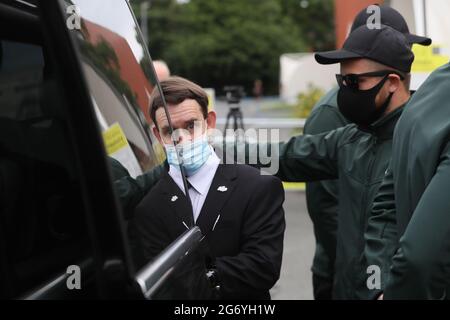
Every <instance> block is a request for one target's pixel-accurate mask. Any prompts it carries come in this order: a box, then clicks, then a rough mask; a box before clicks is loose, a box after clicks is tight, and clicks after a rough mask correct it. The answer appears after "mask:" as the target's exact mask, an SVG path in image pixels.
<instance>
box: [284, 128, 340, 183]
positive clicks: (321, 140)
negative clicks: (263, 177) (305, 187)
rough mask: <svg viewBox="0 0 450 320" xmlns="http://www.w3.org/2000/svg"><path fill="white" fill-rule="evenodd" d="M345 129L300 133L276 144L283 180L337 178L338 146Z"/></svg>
mask: <svg viewBox="0 0 450 320" xmlns="http://www.w3.org/2000/svg"><path fill="white" fill-rule="evenodd" d="M344 132H345V128H340V129H337V130H333V131H330V132H328V133H323V134H318V135H302V136H296V137H293V138H291V139H290V140H289V141H288V142H287V143H281V144H280V145H279V171H278V173H277V176H278V177H279V178H280V179H281V180H283V181H318V180H330V179H337V178H338V149H339V142H340V141H341V137H342V136H343V135H344Z"/></svg>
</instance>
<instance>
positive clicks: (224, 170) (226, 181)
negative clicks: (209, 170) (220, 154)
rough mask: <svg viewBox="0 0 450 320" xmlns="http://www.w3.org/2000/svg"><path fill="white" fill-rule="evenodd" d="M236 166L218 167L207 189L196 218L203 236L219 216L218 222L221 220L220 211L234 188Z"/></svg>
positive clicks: (221, 213) (209, 230)
mask: <svg viewBox="0 0 450 320" xmlns="http://www.w3.org/2000/svg"><path fill="white" fill-rule="evenodd" d="M236 176H237V175H236V166H235V165H222V164H221V165H219V167H218V168H217V171H216V174H215V176H214V179H213V181H212V183H211V187H210V188H209V191H208V195H207V196H206V199H205V202H204V204H203V207H202V210H201V211H200V215H199V216H198V218H197V223H196V224H197V225H198V226H199V227H200V229H201V230H202V233H203V235H204V236H207V234H208V233H209V232H211V230H212V229H213V227H214V224H215V223H216V221H217V218H218V216H219V215H221V217H220V218H219V221H217V224H220V220H221V219H223V216H222V215H223V212H222V211H221V210H222V208H223V206H224V205H225V203H226V202H227V200H228V199H229V198H230V196H231V194H232V193H233V190H234V188H235V186H236Z"/></svg>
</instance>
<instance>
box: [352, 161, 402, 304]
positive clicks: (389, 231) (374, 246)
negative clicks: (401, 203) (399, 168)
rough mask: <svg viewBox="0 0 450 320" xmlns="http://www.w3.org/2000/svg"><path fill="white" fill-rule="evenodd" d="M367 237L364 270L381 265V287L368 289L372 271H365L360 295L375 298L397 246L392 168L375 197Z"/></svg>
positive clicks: (382, 286) (383, 285)
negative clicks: (368, 272) (369, 272)
mask: <svg viewBox="0 0 450 320" xmlns="http://www.w3.org/2000/svg"><path fill="white" fill-rule="evenodd" d="M364 237H365V243H366V245H365V249H364V252H363V256H362V260H363V263H362V265H365V268H364V271H366V270H367V268H368V267H369V266H376V267H379V268H380V271H381V274H380V275H381V283H380V285H381V287H380V288H374V289H369V288H368V286H367V280H368V277H369V276H370V274H367V273H364V274H363V275H362V281H361V284H360V285H361V287H360V290H359V293H358V294H359V297H360V298H361V299H376V298H377V297H378V296H379V295H380V294H381V293H382V292H383V290H384V288H385V286H386V282H387V277H388V275H389V268H390V266H391V261H392V257H393V256H394V254H395V251H396V250H397V248H398V240H397V239H398V237H397V220H396V207H395V195H394V180H393V175H392V170H391V169H390V168H389V169H388V170H387V172H386V175H385V177H384V180H383V183H382V184H381V186H380V189H379V191H378V194H377V196H376V198H375V200H374V204H373V208H372V215H371V217H370V218H369V221H368V224H367V228H366V232H365V235H364Z"/></svg>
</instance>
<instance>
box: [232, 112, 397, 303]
mask: <svg viewBox="0 0 450 320" xmlns="http://www.w3.org/2000/svg"><path fill="white" fill-rule="evenodd" d="M402 111H403V106H402V107H400V108H398V109H396V110H395V111H393V112H392V113H390V114H389V115H387V116H385V117H384V118H382V119H380V120H378V121H377V122H375V123H374V124H373V125H372V126H371V128H370V130H368V131H367V132H365V131H362V130H360V129H359V128H358V127H357V126H356V125H354V124H350V125H347V126H345V127H343V128H339V129H337V130H334V131H331V132H328V133H323V134H319V135H303V136H297V137H294V138H292V139H290V140H289V141H288V142H287V143H280V144H279V155H278V158H279V170H278V173H277V174H276V175H277V176H278V177H279V178H280V179H282V180H283V181H304V182H307V181H318V180H330V179H338V183H339V190H340V191H341V192H340V193H339V209H338V232H337V249H336V264H335V271H336V273H335V280H334V288H333V290H334V292H333V297H334V298H335V299H356V298H357V295H356V287H357V285H358V284H359V281H358V280H359V279H360V278H361V274H363V273H365V269H364V266H363V265H362V264H361V261H360V258H361V255H362V253H363V250H364V231H365V229H366V225H367V220H368V218H369V215H370V213H371V209H372V203H373V200H374V197H375V195H376V193H377V191H378V188H379V186H380V183H381V181H382V180H383V178H384V173H385V171H386V169H387V167H388V163H389V159H390V156H391V147H392V135H393V132H394V128H395V125H396V123H397V120H398V118H399V117H400V115H401V112H402ZM230 147H231V145H230V144H226V150H225V154H229V153H232V152H234V153H235V154H236V153H237V150H238V149H241V148H242V145H239V143H238V144H236V145H234V148H235V150H230ZM245 148H246V149H245V161H246V163H249V162H250V160H251V157H249V155H250V154H253V157H256V156H255V152H253V153H252V152H249V150H250V149H252V148H254V145H252V144H247V145H246V146H245ZM258 148H264V149H267V150H264V149H263V150H262V151H261V150H259V149H258V150H257V151H258V152H257V153H256V154H257V156H258V159H260V158H261V154H263V155H264V154H270V150H271V145H269V144H260V145H258ZM262 163H263V161H260V163H258V164H256V165H257V166H258V165H259V166H261V167H262V166H263V165H262ZM250 164H251V163H250Z"/></svg>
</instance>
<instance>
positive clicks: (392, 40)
mask: <svg viewBox="0 0 450 320" xmlns="http://www.w3.org/2000/svg"><path fill="white" fill-rule="evenodd" d="M315 58H316V61H317V62H318V63H320V64H334V63H340V62H342V61H345V60H349V59H357V58H365V59H370V60H373V61H376V62H379V63H381V64H384V65H386V66H389V67H391V68H394V69H395V70H399V71H402V72H406V73H409V72H410V71H411V65H412V63H413V61H414V53H413V52H412V51H411V46H410V43H409V42H408V40H407V39H406V38H405V36H404V35H403V33H401V32H398V31H397V30H395V29H393V28H391V27H389V26H386V25H381V26H380V29H369V27H368V26H367V25H366V24H364V25H363V26H360V27H359V28H357V29H355V30H354V31H353V32H352V33H350V35H349V36H348V38H347V40H346V41H345V43H344V46H343V47H342V49H340V50H334V51H326V52H318V53H316V54H315Z"/></svg>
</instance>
